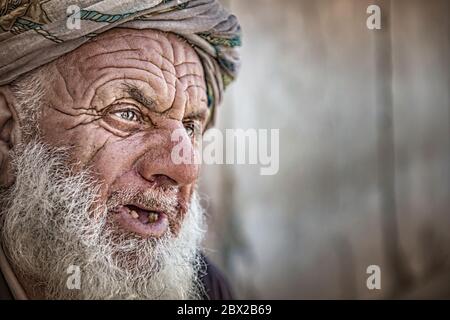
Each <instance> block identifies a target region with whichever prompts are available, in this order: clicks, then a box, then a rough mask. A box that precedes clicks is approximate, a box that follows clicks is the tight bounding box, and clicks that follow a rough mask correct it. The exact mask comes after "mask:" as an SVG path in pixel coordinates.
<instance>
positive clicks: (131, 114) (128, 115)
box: [114, 110, 140, 121]
mask: <svg viewBox="0 0 450 320" xmlns="http://www.w3.org/2000/svg"><path fill="white" fill-rule="evenodd" d="M114 114H115V115H117V116H119V117H120V118H122V119H124V120H127V121H139V120H140V117H139V115H138V114H137V113H136V112H135V111H133V110H123V111H118V112H115V113H114Z"/></svg>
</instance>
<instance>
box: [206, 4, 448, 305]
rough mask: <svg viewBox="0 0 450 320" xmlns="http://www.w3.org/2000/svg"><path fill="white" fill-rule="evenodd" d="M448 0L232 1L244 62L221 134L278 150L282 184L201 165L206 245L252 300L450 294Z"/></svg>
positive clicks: (252, 169)
mask: <svg viewBox="0 0 450 320" xmlns="http://www.w3.org/2000/svg"><path fill="white" fill-rule="evenodd" d="M449 3H450V1H447V0H432V1H422V0H395V1H392V3H390V1H366V0H315V1H312V0H303V1H301V0H276V1H275V0H271V1H270V0H245V1H242V0H230V1H227V5H228V6H229V7H230V8H231V10H232V11H233V12H235V13H236V15H237V16H238V17H239V18H240V21H241V24H242V27H243V31H244V39H243V40H244V46H243V49H242V51H241V52H242V57H243V67H242V72H241V75H240V78H239V79H238V81H237V82H236V83H235V84H234V85H233V86H232V87H231V89H230V90H229V91H228V92H227V97H226V103H225V104H224V105H223V106H222V108H221V109H220V110H219V112H218V113H219V119H218V120H219V121H218V127H219V128H244V129H247V128H268V129H270V128H279V129H280V140H281V141H280V171H279V173H278V174H277V175H274V176H261V175H259V168H258V167H257V166H243V165H239V166H207V167H205V168H204V172H203V179H202V184H201V191H202V193H203V194H204V196H205V197H206V198H207V199H208V201H207V202H206V203H205V204H206V205H207V207H208V213H209V219H210V232H209V235H208V240H207V241H206V243H205V244H206V246H207V247H208V248H209V249H210V250H208V254H209V255H210V256H211V257H212V258H213V259H214V260H215V261H217V262H218V263H219V264H220V265H222V267H223V268H224V269H225V270H226V272H227V274H228V276H229V277H230V278H231V280H232V282H233V284H234V286H235V287H236V291H237V292H238V295H239V297H242V298H355V297H358V298H386V297H404V296H413V297H432V296H434V297H436V296H446V297H450V285H447V283H450V282H449V281H448V279H446V277H448V276H447V274H449V272H448V271H449V253H450V235H449V234H448V230H449V227H450V212H449V211H450V200H449V199H450V191H449V189H450V173H449V164H450V115H449V22H448V13H449V12H450V10H449ZM369 4H379V5H380V6H382V8H383V29H382V30H381V31H371V30H368V29H367V28H366V18H367V16H368V15H367V14H366V8H367V6H368V5H369ZM370 264H377V265H379V266H380V267H381V270H382V290H381V291H369V290H368V289H367V288H366V285H365V284H366V277H367V275H366V273H365V272H366V267H367V266H368V265H370ZM442 279H444V280H442Z"/></svg>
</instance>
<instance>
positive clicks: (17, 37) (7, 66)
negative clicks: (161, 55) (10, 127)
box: [0, 0, 241, 108]
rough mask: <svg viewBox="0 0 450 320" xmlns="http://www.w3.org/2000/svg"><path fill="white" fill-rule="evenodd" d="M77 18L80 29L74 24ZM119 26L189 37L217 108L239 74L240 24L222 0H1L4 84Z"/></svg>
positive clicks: (0, 68)
mask: <svg viewBox="0 0 450 320" xmlns="http://www.w3.org/2000/svg"><path fill="white" fill-rule="evenodd" d="M71 5H72V6H73V5H76V6H77V7H76V8H75V9H77V10H75V11H74V10H68V8H70V7H69V6H71ZM73 8H74V7H72V8H71V9H73ZM75 18H78V19H79V28H74V27H73V24H70V22H71V21H74V19H75ZM119 26H120V27H121V28H133V29H157V30H162V31H166V32H174V33H176V34H178V35H180V36H182V37H184V38H185V39H186V40H187V41H189V42H190V43H191V44H192V45H193V46H194V48H195V50H196V51H197V53H198V55H199V57H200V59H201V60H202V63H203V67H204V70H205V77H206V81H207V88H208V92H207V94H208V101H209V106H210V107H211V108H213V107H215V106H217V105H218V104H220V102H221V101H222V96H223V91H224V89H225V87H226V86H227V85H228V84H229V83H230V82H232V81H233V80H234V79H235V77H236V75H237V72H238V69H239V56H238V52H237V47H239V46H240V45H241V30H240V26H239V23H238V21H237V19H236V17H235V16H234V15H232V14H230V13H229V12H228V11H226V10H225V9H224V8H223V7H222V6H221V5H220V4H219V2H218V1H217V0H78V1H76V0H0V85H4V84H7V83H10V82H12V81H13V80H15V79H16V78H17V77H19V76H21V75H23V74H25V73H27V72H29V71H31V70H34V69H35V68H38V67H40V66H42V65H44V64H46V63H48V62H50V61H53V60H55V59H57V58H58V57H60V56H62V55H64V54H65V53H68V52H70V51H72V50H75V49H76V48H78V47H79V46H81V45H82V44H83V43H85V42H87V41H89V40H90V39H92V38H93V37H95V36H96V35H98V34H101V33H102V32H105V31H107V30H109V29H111V28H114V27H119Z"/></svg>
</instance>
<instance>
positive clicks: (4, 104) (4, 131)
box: [0, 85, 20, 187]
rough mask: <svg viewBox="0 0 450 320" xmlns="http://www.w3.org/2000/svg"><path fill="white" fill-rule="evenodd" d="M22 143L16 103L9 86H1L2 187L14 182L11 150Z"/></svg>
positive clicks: (0, 151) (0, 174)
mask: <svg viewBox="0 0 450 320" xmlns="http://www.w3.org/2000/svg"><path fill="white" fill-rule="evenodd" d="M19 142H20V125H19V118H18V116H17V110H16V103H15V99H14V96H13V94H12V92H11V89H10V87H9V86H8V85H5V86H0V187H8V186H10V185H11V184H12V183H13V182H14V177H13V174H12V172H11V156H10V155H11V150H12V149H13V148H14V146H16V145H17V144H18V143H19Z"/></svg>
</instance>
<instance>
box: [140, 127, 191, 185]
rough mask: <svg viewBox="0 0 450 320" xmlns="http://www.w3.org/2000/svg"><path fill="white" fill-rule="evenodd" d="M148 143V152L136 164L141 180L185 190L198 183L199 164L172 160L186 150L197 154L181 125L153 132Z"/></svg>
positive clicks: (188, 152)
mask: <svg viewBox="0 0 450 320" xmlns="http://www.w3.org/2000/svg"><path fill="white" fill-rule="evenodd" d="M175 130H176V135H174V132H175ZM180 134H181V137H180ZM173 137H179V138H180V139H178V138H177V139H174V138H173ZM149 139H150V140H151V143H150V144H149V148H148V149H147V151H146V152H145V154H143V155H142V156H141V157H140V158H139V160H138V162H137V164H136V166H137V171H138V173H139V174H140V176H141V177H142V178H144V179H145V180H147V181H149V182H152V183H156V184H157V185H159V186H184V185H189V184H192V183H194V182H195V180H196V179H197V177H198V172H199V166H198V164H195V163H194V161H184V162H181V163H180V161H177V159H173V158H174V156H173V155H174V150H183V152H187V154H191V155H193V154H194V152H195V149H194V146H193V144H192V142H191V139H190V138H189V136H188V135H187V133H186V131H185V130H184V127H183V126H182V125H181V124H180V125H178V124H177V125H170V126H168V127H165V128H160V129H153V132H152V133H151V136H149Z"/></svg>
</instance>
